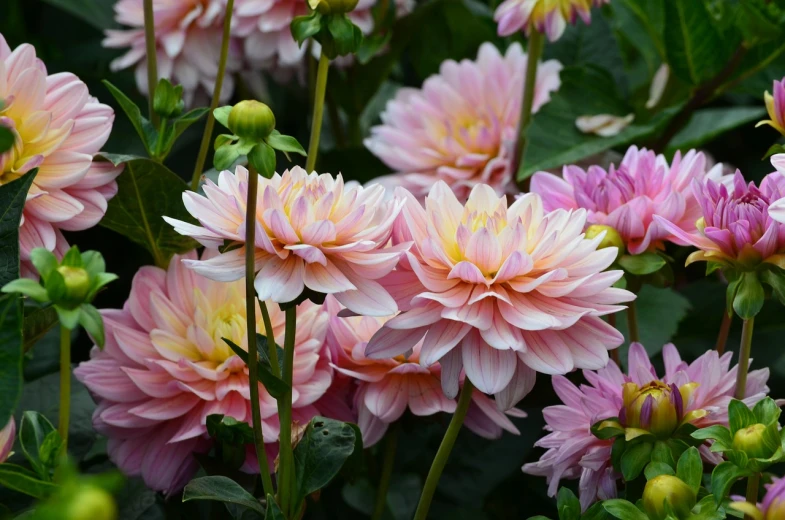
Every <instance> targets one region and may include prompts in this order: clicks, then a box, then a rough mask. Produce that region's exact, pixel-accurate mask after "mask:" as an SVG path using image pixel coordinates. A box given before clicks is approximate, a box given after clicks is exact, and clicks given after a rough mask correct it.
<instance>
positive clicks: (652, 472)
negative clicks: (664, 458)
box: [643, 461, 676, 480]
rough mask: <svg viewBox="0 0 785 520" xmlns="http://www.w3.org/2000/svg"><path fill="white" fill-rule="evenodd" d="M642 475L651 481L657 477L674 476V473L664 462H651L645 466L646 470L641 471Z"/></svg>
mask: <svg viewBox="0 0 785 520" xmlns="http://www.w3.org/2000/svg"><path fill="white" fill-rule="evenodd" d="M643 474H644V475H645V476H646V480H651V479H653V478H654V477H659V476H660V475H675V474H676V472H675V471H673V468H672V467H670V466H669V465H667V464H665V463H664V462H654V461H652V462H649V463H648V464H647V465H646V468H644V470H643Z"/></svg>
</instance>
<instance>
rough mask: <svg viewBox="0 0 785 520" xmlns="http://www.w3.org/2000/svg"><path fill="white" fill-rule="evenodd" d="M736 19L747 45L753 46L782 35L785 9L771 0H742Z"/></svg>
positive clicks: (737, 7)
mask: <svg viewBox="0 0 785 520" xmlns="http://www.w3.org/2000/svg"><path fill="white" fill-rule="evenodd" d="M734 19H735V21H736V25H737V26H738V27H739V29H740V30H741V34H742V35H743V36H744V41H745V42H746V44H747V46H748V47H753V46H755V45H757V44H759V43H762V42H767V41H771V40H775V39H778V38H780V37H781V36H782V28H783V24H785V10H784V9H783V8H782V7H780V6H778V5H777V3H776V2H772V1H770V0H741V1H739V2H738V3H737V4H736V10H735V12H734Z"/></svg>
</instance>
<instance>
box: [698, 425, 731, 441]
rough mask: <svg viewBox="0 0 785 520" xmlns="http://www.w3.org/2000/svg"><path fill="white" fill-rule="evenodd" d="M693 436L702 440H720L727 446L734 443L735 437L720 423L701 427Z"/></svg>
mask: <svg viewBox="0 0 785 520" xmlns="http://www.w3.org/2000/svg"><path fill="white" fill-rule="evenodd" d="M692 438H693V439H700V440H705V439H713V440H717V441H720V442H721V443H722V444H724V445H725V446H730V445H731V444H732V443H733V437H731V434H730V432H729V431H728V429H727V428H726V427H724V426H722V425H720V424H715V425H712V426H707V427H706V428H701V429H700V430H698V431H695V432H693V433H692Z"/></svg>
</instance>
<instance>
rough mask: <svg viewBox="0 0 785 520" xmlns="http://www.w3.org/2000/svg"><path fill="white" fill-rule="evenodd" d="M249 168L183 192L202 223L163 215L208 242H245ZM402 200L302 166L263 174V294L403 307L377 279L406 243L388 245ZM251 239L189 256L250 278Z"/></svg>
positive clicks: (213, 273) (218, 273) (259, 237)
mask: <svg viewBox="0 0 785 520" xmlns="http://www.w3.org/2000/svg"><path fill="white" fill-rule="evenodd" d="M247 190H248V170H246V169H245V168H243V167H241V166H240V167H238V168H237V173H236V174H233V173H231V172H228V171H224V172H221V174H220V176H219V177H218V184H215V183H213V182H210V181H208V183H207V185H206V186H205V190H204V191H205V194H206V195H205V196H202V195H198V194H196V193H193V192H185V193H184V194H183V202H185V207H186V208H187V209H188V211H189V212H190V213H191V214H192V215H193V216H194V217H195V218H196V219H197V220H198V221H199V223H200V224H201V225H202V226H203V227H199V226H194V225H192V224H188V223H187V222H182V221H178V220H174V219H170V218H167V217H164V218H165V219H166V220H167V222H169V223H171V224H172V225H173V226H174V227H175V230H177V231H178V232H179V233H182V234H184V235H188V236H192V237H194V238H195V239H196V240H198V241H199V242H201V243H202V244H204V245H206V246H208V247H218V246H221V245H223V244H224V241H228V242H232V243H236V244H242V242H243V240H244V234H245V225H246V223H245V213H246V211H245V208H246V193H247ZM400 205H401V204H400V202H398V201H385V200H384V188H382V187H381V186H371V187H370V188H363V187H361V186H357V185H354V184H350V185H348V186H347V185H345V184H344V182H343V178H342V177H341V176H340V175H338V176H337V177H332V176H330V175H329V174H322V175H319V174H317V173H316V172H312V173H310V174H308V173H306V172H305V170H303V169H302V168H300V167H299V166H295V167H294V168H292V169H291V170H286V171H285V172H284V173H283V175H279V174H277V173H276V174H275V175H274V176H273V177H272V178H271V179H265V178H263V177H261V176H260V177H259V191H258V200H257V209H256V222H255V225H256V226H257V233H256V244H255V249H256V270H257V271H258V274H257V276H256V281H255V286H256V292H257V293H258V295H259V298H261V299H263V300H266V299H272V300H273V301H275V302H279V303H284V302H289V301H293V300H295V299H297V298H298V297H299V296H300V295H301V294H302V293H303V290H304V289H306V288H308V289H309V290H311V291H315V292H317V293H323V294H333V295H335V297H336V298H337V299H338V301H339V302H341V303H342V304H343V305H345V306H346V307H348V308H349V309H351V310H352V311H354V312H356V313H358V314H363V315H369V316H387V315H390V314H392V313H394V312H395V311H396V310H397V309H396V306H395V302H394V301H393V299H392V298H390V295H389V294H387V292H386V291H385V290H384V289H383V288H382V286H381V285H379V283H378V282H376V281H375V280H377V279H379V278H381V277H382V276H384V275H386V274H387V273H389V272H390V271H391V270H392V269H393V267H395V264H396V263H398V258H399V256H400V248H387V249H382V248H383V246H384V245H385V244H386V243H387V241H388V240H389V238H390V234H391V232H392V225H393V222H394V221H395V218H396V216H397V215H398V213H399V211H400ZM244 255H245V244H242V247H240V248H238V249H234V250H232V251H229V252H227V253H224V254H222V255H219V256H215V257H212V258H210V259H209V260H195V259H190V260H186V264H187V265H188V266H189V267H191V268H192V269H194V270H196V272H198V273H199V274H202V275H204V276H207V277H209V278H212V279H214V280H220V281H231V280H239V279H240V278H242V277H244V276H245V259H244V258H245V257H244Z"/></svg>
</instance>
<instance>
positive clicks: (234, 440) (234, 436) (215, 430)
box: [207, 414, 254, 445]
mask: <svg viewBox="0 0 785 520" xmlns="http://www.w3.org/2000/svg"><path fill="white" fill-rule="evenodd" d="M207 433H208V434H209V435H210V437H213V438H215V439H216V440H219V441H221V442H228V443H231V444H239V445H245V444H251V443H252V442H253V441H254V437H253V428H251V426H250V425H249V424H248V423H247V422H245V421H238V420H237V419H235V418H234V417H230V416H228V415H220V414H211V415H208V416H207Z"/></svg>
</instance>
